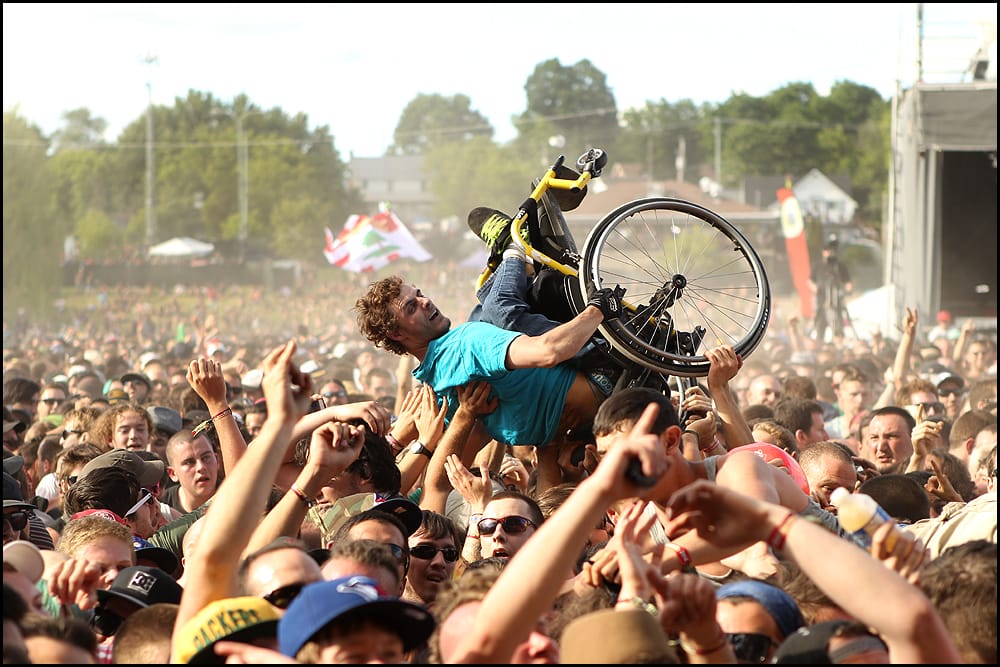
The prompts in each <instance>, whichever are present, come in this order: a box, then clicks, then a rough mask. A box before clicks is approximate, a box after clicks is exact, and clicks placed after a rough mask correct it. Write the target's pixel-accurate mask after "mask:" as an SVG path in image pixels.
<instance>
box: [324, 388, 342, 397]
mask: <svg viewBox="0 0 1000 667" xmlns="http://www.w3.org/2000/svg"><path fill="white" fill-rule="evenodd" d="M345 396H347V392H346V391H344V390H343V389H341V390H340V391H328V392H326V393H324V394H323V398H344V397H345Z"/></svg>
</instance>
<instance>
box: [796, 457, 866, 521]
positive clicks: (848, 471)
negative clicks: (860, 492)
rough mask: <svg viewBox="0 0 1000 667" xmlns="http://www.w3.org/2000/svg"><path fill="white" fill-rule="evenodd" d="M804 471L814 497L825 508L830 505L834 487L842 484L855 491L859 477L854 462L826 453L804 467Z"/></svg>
mask: <svg viewBox="0 0 1000 667" xmlns="http://www.w3.org/2000/svg"><path fill="white" fill-rule="evenodd" d="M802 472H803V473H805V476H806V479H807V480H808V481H809V490H810V491H811V492H812V494H811V495H812V497H813V499H814V500H815V501H816V502H818V503H819V504H820V507H823V508H827V507H829V506H830V494H831V493H833V490H834V489H836V488H837V487H840V486H842V487H844V488H846V489H847V490H848V491H851V492H853V491H854V486H855V483H856V482H857V479H858V475H857V473H856V472H855V470H854V465H853V464H851V463H848V462H846V461H842V460H840V459H837V458H834V457H832V456H826V455H824V456H822V457H821V458H820V459H819V460H818V461H814V462H813V464H812V465H810V466H808V467H803V468H802Z"/></svg>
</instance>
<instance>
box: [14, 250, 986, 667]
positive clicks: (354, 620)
mask: <svg viewBox="0 0 1000 667" xmlns="http://www.w3.org/2000/svg"><path fill="white" fill-rule="evenodd" d="M501 245H502V244H501ZM504 253H505V254H504V255H503V263H502V264H500V268H498V276H503V275H504V274H503V271H504V270H505V268H504V267H505V266H510V267H515V266H516V267H517V269H518V271H521V267H522V266H523V251H522V255H521V256H520V258H518V256H517V253H516V252H515V253H513V254H511V252H509V251H506V250H505V251H504ZM508 262H513V263H511V264H508ZM519 262H520V263H519ZM398 272H399V273H400V274H401V278H399V279H397V278H395V277H387V278H382V279H381V280H375V279H373V278H372V276H371V275H355V274H346V273H338V274H337V275H336V276H335V277H333V278H331V279H330V280H324V279H319V280H313V281H310V282H308V284H306V285H303V286H301V287H300V288H296V289H294V290H292V289H289V290H280V291H276V292H268V291H266V290H261V289H251V288H246V287H225V288H220V289H207V288H180V287H178V288H175V289H172V290H169V291H167V290H157V289H153V288H149V289H120V290H110V289H104V288H88V290H87V291H86V292H85V293H84V294H81V295H78V296H77V298H74V299H73V300H72V301H69V300H68V301H67V302H64V303H59V304H56V308H55V309H54V310H55V313H54V315H52V316H51V317H50V319H49V320H48V321H47V322H46V323H40V322H34V321H31V320H30V319H29V318H28V317H27V316H25V315H24V314H21V315H18V316H17V317H14V318H12V319H11V320H10V321H7V322H5V325H4V375H3V392H4V446H5V449H4V629H5V631H4V662H5V663H7V662H29V661H30V662H35V663H41V662H52V663H69V662H73V663H75V664H78V663H95V662H101V663H138V662H146V663H166V662H181V663H185V662H223V661H225V660H226V658H227V657H228V659H229V661H231V662H247V663H250V662H253V663H264V664H274V663H296V662H305V663H342V662H359V661H360V662H364V661H370V660H379V661H388V662H413V663H453V662H493V663H516V662H551V663H558V662H565V663H571V662H572V663H586V662H604V663H630V664H631V663H636V662H668V663H732V662H756V663H764V662H771V661H774V662H821V663H822V662H825V663H832V662H859V661H872V662H888V661H891V662H906V663H918V662H935V663H939V662H993V663H995V662H996V627H997V624H996V608H997V606H996V562H997V556H996V474H997V473H996V390H997V384H996V356H997V355H996V334H995V330H993V331H990V332H982V331H978V330H977V329H976V327H975V325H974V324H973V322H972V321H971V320H968V321H963V322H961V323H957V322H954V321H952V318H951V315H950V314H949V313H947V312H945V311H942V312H940V313H938V314H937V315H936V316H935V317H934V318H933V321H931V322H927V321H924V320H925V319H926V318H924V317H922V316H920V315H918V313H916V312H915V311H912V310H910V309H907V311H906V316H905V318H904V323H903V327H902V329H901V330H900V331H898V332H885V335H883V334H880V333H876V334H875V335H874V336H871V337H869V338H865V339H862V338H860V337H858V336H857V335H856V333H855V332H853V331H852V330H851V329H850V328H849V327H847V328H846V330H845V331H844V332H843V335H836V336H833V337H830V338H829V339H828V340H823V339H822V338H823V337H822V336H819V337H817V336H816V335H815V332H814V331H812V330H811V326H810V323H808V322H804V321H802V320H801V319H800V318H798V317H796V316H795V315H794V313H793V312H792V311H791V308H790V307H788V308H786V307H785V304H784V303H781V304H778V307H777V308H776V309H775V313H776V314H775V317H774V320H773V321H772V323H771V325H770V328H769V331H768V334H767V335H766V337H765V340H764V342H763V343H762V344H761V345H760V346H759V347H758V348H757V349H756V350H755V351H754V352H753V353H752V355H750V357H749V358H747V359H742V358H740V357H739V356H738V355H736V354H735V353H734V351H733V349H732V348H731V347H728V346H725V345H723V346H718V347H716V348H712V349H710V350H706V351H705V354H706V355H707V357H708V358H709V360H710V362H711V371H710V372H709V374H708V376H707V377H705V378H699V379H698V381H697V382H692V383H690V384H689V386H687V387H686V388H685V389H684V391H683V393H680V392H674V394H673V395H672V396H670V397H668V396H664V395H663V394H662V393H659V392H656V391H653V390H651V389H648V388H642V387H631V388H623V387H615V388H613V389H611V388H607V390H606V391H605V390H603V389H602V388H604V387H605V386H604V385H602V384H601V383H600V382H599V381H598V380H596V379H595V371H594V369H593V368H591V367H589V366H587V365H586V362H584V361H581V356H580V354H579V353H580V351H581V350H583V349H586V344H587V341H588V340H589V339H590V337H591V336H592V335H593V334H594V331H595V329H596V327H597V325H598V323H600V322H602V321H604V320H605V319H607V318H609V317H615V316H616V308H617V309H620V307H621V303H620V297H618V298H619V302H618V303H617V304H616V303H615V295H614V294H613V293H605V294H594V295H589V297H590V298H589V300H588V306H587V307H586V309H585V310H584V311H583V312H581V313H579V314H578V315H576V317H574V318H573V319H572V320H570V321H568V322H560V323H554V324H553V328H551V329H549V328H547V327H545V328H542V329H540V330H539V331H531V332H530V335H529V334H528V333H524V332H525V329H524V328H522V327H521V326H520V325H512V326H509V327H499V326H495V324H493V323H490V321H489V320H488V319H487V318H485V317H483V316H482V315H481V314H476V315H473V306H474V305H475V304H476V303H481V304H484V305H485V306H486V309H487V310H489V308H490V301H489V299H490V295H489V293H488V289H489V286H486V287H484V291H481V292H480V293H479V294H478V295H477V294H476V293H475V290H474V287H473V286H474V285H475V279H476V274H475V272H469V271H468V270H464V269H459V268H456V267H447V268H442V267H441V266H431V265H426V264H424V265H417V264H413V265H411V264H406V265H405V266H404V265H401V266H400V267H399V268H398ZM500 279H501V278H499V277H498V279H497V281H498V282H499V280H500ZM345 304H350V306H351V307H345ZM470 316H471V317H470ZM600 371H601V373H605V371H606V368H604V367H602V368H601V369H600ZM602 377H603V376H602ZM612 380H613V373H612ZM837 488H846V489H848V490H849V491H850V492H851V495H853V496H859V497H860V496H864V497H866V498H867V497H870V498H872V499H874V500H875V501H876V502H877V504H878V505H879V507H880V508H881V509H880V511H881V512H883V513H884V516H885V518H886V520H885V521H884V522H881V521H878V520H874V521H872V522H870V523H868V524H867V525H866V526H865V528H863V529H857V527H856V526H853V525H850V526H849V525H847V524H848V520H847V516H848V515H847V509H846V507H847V504H846V503H842V504H843V507H839V506H838V503H837V502H834V499H835V498H838V497H839V496H836V495H835V493H834V491H835V490H836V489H837ZM8 630H11V631H10V632H8Z"/></svg>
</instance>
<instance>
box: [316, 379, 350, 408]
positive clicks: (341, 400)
mask: <svg viewBox="0 0 1000 667" xmlns="http://www.w3.org/2000/svg"><path fill="white" fill-rule="evenodd" d="M319 393H320V394H322V395H323V400H325V401H326V405H327V407H329V406H331V405H346V404H347V389H345V388H344V385H342V384H340V383H339V382H327V383H326V384H325V385H323V388H322V389H320V392H319Z"/></svg>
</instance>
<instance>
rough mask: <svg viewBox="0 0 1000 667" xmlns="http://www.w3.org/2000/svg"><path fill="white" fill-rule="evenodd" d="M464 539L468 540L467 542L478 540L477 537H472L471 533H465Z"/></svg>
mask: <svg viewBox="0 0 1000 667" xmlns="http://www.w3.org/2000/svg"><path fill="white" fill-rule="evenodd" d="M465 537H466V539H469V540H478V539H479V536H478V535H473V534H472V533H466V534H465Z"/></svg>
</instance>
